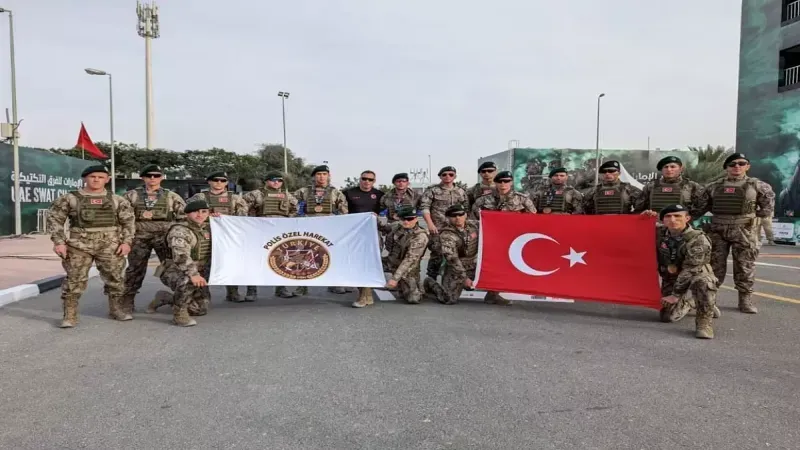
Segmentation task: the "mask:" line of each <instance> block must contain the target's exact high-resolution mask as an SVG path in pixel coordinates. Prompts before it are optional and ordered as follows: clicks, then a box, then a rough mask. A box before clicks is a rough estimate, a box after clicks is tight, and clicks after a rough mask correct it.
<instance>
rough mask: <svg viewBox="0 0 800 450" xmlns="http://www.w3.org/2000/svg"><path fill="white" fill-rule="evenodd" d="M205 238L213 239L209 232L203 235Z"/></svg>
mask: <svg viewBox="0 0 800 450" xmlns="http://www.w3.org/2000/svg"><path fill="white" fill-rule="evenodd" d="M203 237H204V238H206V239H211V235H210V234H208V232H205V233H203Z"/></svg>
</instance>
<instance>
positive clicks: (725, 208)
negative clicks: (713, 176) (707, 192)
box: [711, 179, 758, 220]
mask: <svg viewBox="0 0 800 450" xmlns="http://www.w3.org/2000/svg"><path fill="white" fill-rule="evenodd" d="M757 196H758V191H757V190H756V187H755V185H754V183H753V182H752V181H751V180H750V179H743V180H739V181H723V182H722V183H720V184H718V185H717V186H716V187H714V190H713V191H712V192H711V199H712V200H711V214H713V215H715V216H739V217H744V218H753V217H755V216H756V214H755V212H756V197H757ZM712 220H713V219H712Z"/></svg>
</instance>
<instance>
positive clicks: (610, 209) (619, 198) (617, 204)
mask: <svg viewBox="0 0 800 450" xmlns="http://www.w3.org/2000/svg"><path fill="white" fill-rule="evenodd" d="M625 197H627V196H626V195H623V185H622V184H618V185H615V186H599V187H598V188H597V189H596V191H595V193H594V212H595V214H625V213H626V212H627V211H624V210H623V208H624V207H625V206H626V203H627V201H626V200H627V199H626V198H625Z"/></svg>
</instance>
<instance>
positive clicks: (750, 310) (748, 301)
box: [739, 292, 758, 314]
mask: <svg viewBox="0 0 800 450" xmlns="http://www.w3.org/2000/svg"><path fill="white" fill-rule="evenodd" d="M739 311H741V312H743V313H745V314H757V313H758V309H757V308H756V307H755V305H753V299H752V297H751V296H750V294H742V293H741V292H740V293H739Z"/></svg>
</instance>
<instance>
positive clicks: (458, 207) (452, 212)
mask: <svg viewBox="0 0 800 450" xmlns="http://www.w3.org/2000/svg"><path fill="white" fill-rule="evenodd" d="M466 213H467V210H465V209H464V205H462V204H461V203H456V204H455V205H453V206H451V207H449V208H447V211H445V212H444V215H445V216H447V217H455V216H460V215H461V214H466Z"/></svg>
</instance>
